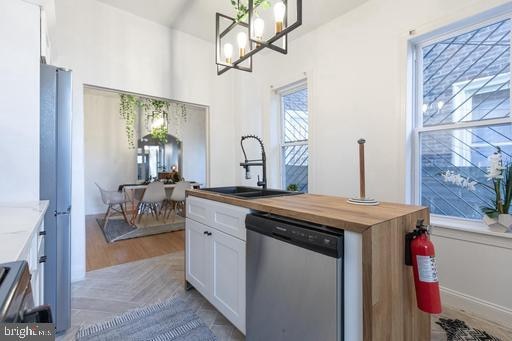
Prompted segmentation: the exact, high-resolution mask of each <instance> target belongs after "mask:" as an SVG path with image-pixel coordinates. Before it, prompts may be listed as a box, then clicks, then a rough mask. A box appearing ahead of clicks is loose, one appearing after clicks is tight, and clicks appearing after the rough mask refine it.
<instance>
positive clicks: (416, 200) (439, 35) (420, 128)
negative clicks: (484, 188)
mask: <svg viewBox="0 0 512 341" xmlns="http://www.w3.org/2000/svg"><path fill="white" fill-rule="evenodd" d="M506 19H510V20H511V21H512V11H510V10H509V11H507V12H506V13H503V14H499V15H493V16H486V17H485V18H481V17H478V16H477V17H475V18H473V19H472V20H471V21H470V22H467V21H466V22H465V23H463V24H461V25H458V26H457V27H456V28H455V29H454V28H453V26H451V27H448V28H446V29H444V30H442V29H441V30H436V32H435V33H434V34H432V33H430V34H426V36H428V38H426V39H421V37H420V38H416V39H411V40H410V41H409V44H410V50H409V51H410V58H411V61H412V63H411V65H412V69H411V72H410V76H411V78H410V79H411V84H412V91H411V96H412V100H411V110H412V113H411V114H410V115H411V116H412V119H411V123H412V124H411V127H412V138H411V141H412V148H411V153H412V157H411V160H412V164H411V172H410V174H411V178H410V183H411V185H412V186H411V190H410V192H411V193H410V198H411V199H412V201H413V204H416V205H421V154H420V149H421V139H420V136H421V134H422V133H425V132H435V131H444V130H454V129H464V128H478V127H484V126H492V125H504V124H512V114H510V115H509V116H508V117H504V118H495V119H483V120H475V121H465V122H456V123H444V124H443V123H441V124H437V125H429V126H424V125H423V117H422V115H423V111H422V106H423V53H422V49H423V48H424V47H425V46H429V45H432V44H435V43H437V42H440V41H444V40H446V39H449V38H453V37H455V36H458V35H461V34H464V33H467V32H470V31H472V30H475V29H478V28H481V27H483V26H486V25H490V24H493V23H496V22H499V21H502V20H506ZM510 35H511V46H510V50H511V53H510V59H511V60H510V70H509V78H510V83H511V84H510V86H509V96H510V104H509V105H510V111H511V112H512V30H511V33H510ZM498 77H499V76H498ZM431 217H432V220H433V221H442V222H443V224H445V225H453V226H454V227H455V226H460V223H461V222H466V223H467V222H470V223H473V224H474V223H476V222H479V221H480V220H478V219H469V218H463V217H454V216H447V215H442V214H434V213H431ZM481 224H482V225H483V223H481Z"/></svg>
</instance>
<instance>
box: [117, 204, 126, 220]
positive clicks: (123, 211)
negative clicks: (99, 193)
mask: <svg viewBox="0 0 512 341" xmlns="http://www.w3.org/2000/svg"><path fill="white" fill-rule="evenodd" d="M119 207H121V212H122V213H123V217H124V221H126V222H127V223H128V218H127V217H126V212H125V210H124V206H123V204H119Z"/></svg>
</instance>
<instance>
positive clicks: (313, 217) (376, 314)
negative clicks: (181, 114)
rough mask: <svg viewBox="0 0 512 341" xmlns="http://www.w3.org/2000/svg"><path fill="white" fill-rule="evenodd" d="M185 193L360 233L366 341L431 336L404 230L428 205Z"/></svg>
mask: <svg viewBox="0 0 512 341" xmlns="http://www.w3.org/2000/svg"><path fill="white" fill-rule="evenodd" d="M187 194H188V195H189V196H194V197H200V198H203V199H209V200H214V201H219V202H223V203H226V204H231V205H236V206H240V207H245V208H248V209H252V210H256V211H262V212H268V213H273V214H276V215H280V216H285V217H289V218H294V219H298V220H305V221H309V222H313V223H317V224H322V225H325V226H330V227H334V228H339V229H343V230H346V231H350V232H354V234H355V235H360V239H361V249H360V252H361V254H360V258H361V261H362V304H363V307H362V308H363V309H362V310H363V318H362V324H363V325H362V333H363V341H410V340H414V341H430V315H428V314H426V313H423V312H421V311H420V310H419V309H418V308H417V306H416V297H415V291H414V279H413V275H412V270H411V267H409V266H406V265H405V264H404V253H405V242H404V238H405V234H406V233H407V232H408V231H411V230H413V229H414V227H415V225H416V221H417V220H418V219H423V220H424V222H425V224H428V223H429V218H430V214H429V211H428V208H426V207H420V206H409V205H402V204H392V203H381V204H380V205H378V206H361V205H352V204H349V203H347V199H346V198H340V197H333V196H325V195H313V194H300V195H290V196H282V197H273V198H260V199H240V198H236V197H233V196H229V195H223V194H219V193H213V192H206V191H201V190H189V191H187Z"/></svg>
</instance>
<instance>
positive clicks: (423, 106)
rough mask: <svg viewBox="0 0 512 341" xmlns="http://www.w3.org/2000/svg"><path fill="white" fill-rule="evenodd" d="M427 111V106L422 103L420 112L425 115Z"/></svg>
mask: <svg viewBox="0 0 512 341" xmlns="http://www.w3.org/2000/svg"><path fill="white" fill-rule="evenodd" d="M427 110H428V104H426V103H423V105H422V106H421V111H423V112H424V113H426V112H427Z"/></svg>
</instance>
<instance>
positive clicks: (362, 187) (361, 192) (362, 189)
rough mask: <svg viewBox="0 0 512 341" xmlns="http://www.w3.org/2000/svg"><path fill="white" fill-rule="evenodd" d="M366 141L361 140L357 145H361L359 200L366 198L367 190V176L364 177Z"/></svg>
mask: <svg viewBox="0 0 512 341" xmlns="http://www.w3.org/2000/svg"><path fill="white" fill-rule="evenodd" d="M365 142H366V140H365V139H359V140H358V141H357V143H359V198H361V199H362V198H366V190H365V186H366V183H365V176H364V173H365V171H364V144H365Z"/></svg>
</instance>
